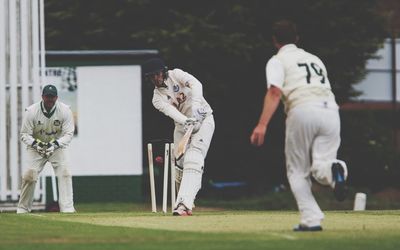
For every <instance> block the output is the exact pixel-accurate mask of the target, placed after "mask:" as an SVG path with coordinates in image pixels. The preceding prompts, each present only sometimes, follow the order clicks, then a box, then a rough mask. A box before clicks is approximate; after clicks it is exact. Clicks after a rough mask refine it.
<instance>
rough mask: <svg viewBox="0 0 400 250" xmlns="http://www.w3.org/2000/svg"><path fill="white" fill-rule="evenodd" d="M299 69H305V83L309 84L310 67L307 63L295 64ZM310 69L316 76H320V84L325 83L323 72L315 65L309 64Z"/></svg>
mask: <svg viewBox="0 0 400 250" xmlns="http://www.w3.org/2000/svg"><path fill="white" fill-rule="evenodd" d="M297 65H298V66H299V67H305V68H306V71H307V83H310V79H311V71H310V66H309V65H308V64H307V63H298V64H297ZM310 65H311V68H312V69H313V70H314V72H315V74H317V75H318V76H321V77H322V78H321V83H325V75H324V71H323V70H322V69H321V68H320V67H319V66H318V65H317V64H315V63H311V64H310Z"/></svg>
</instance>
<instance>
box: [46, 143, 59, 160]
mask: <svg viewBox="0 0 400 250" xmlns="http://www.w3.org/2000/svg"><path fill="white" fill-rule="evenodd" d="M59 147H60V144H58V141H57V140H51V141H50V142H48V143H47V149H46V157H50V156H51V155H52V154H53V153H54V150H56V149H57V148H59Z"/></svg>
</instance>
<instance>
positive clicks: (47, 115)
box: [40, 101, 56, 118]
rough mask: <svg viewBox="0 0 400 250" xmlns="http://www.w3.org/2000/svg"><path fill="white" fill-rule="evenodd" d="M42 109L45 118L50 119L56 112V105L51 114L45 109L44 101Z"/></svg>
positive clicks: (41, 104) (41, 103)
mask: <svg viewBox="0 0 400 250" xmlns="http://www.w3.org/2000/svg"><path fill="white" fill-rule="evenodd" d="M40 109H41V110H42V113H43V115H44V116H46V117H47V118H50V117H51V116H52V115H54V113H55V112H56V104H54V107H53V108H52V110H51V111H50V113H47V112H46V110H45V108H44V104H43V101H41V102H40Z"/></svg>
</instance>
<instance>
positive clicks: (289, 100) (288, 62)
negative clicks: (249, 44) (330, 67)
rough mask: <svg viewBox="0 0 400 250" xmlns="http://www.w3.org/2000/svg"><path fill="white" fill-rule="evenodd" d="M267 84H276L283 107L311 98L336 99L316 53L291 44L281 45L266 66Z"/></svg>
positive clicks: (287, 109) (288, 107)
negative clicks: (281, 95)
mask: <svg viewBox="0 0 400 250" xmlns="http://www.w3.org/2000/svg"><path fill="white" fill-rule="evenodd" d="M266 75H267V85H268V88H269V87H270V86H271V85H274V86H276V87H278V88H279V89H280V90H281V91H282V94H283V102H284V104H285V110H286V112H288V111H289V110H290V109H291V108H293V107H294V106H296V105H298V104H300V103H304V102H310V101H318V100H326V101H329V102H331V101H333V102H335V97H334V95H333V93H332V91H331V85H330V83H329V79H328V74H327V71H326V68H325V65H324V64H323V63H322V61H321V60H320V59H319V58H318V57H317V56H315V55H313V54H310V53H308V52H306V51H304V50H303V49H300V48H297V46H296V45H294V44H287V45H285V46H283V47H282V48H280V50H279V51H278V53H277V54H276V55H275V56H273V57H272V58H271V59H270V60H269V61H268V63H267V66H266Z"/></svg>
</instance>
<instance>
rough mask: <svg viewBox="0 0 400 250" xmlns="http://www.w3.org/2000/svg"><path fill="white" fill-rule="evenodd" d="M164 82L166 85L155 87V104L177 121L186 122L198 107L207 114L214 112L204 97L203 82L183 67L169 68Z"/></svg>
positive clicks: (179, 122)
mask: <svg viewBox="0 0 400 250" xmlns="http://www.w3.org/2000/svg"><path fill="white" fill-rule="evenodd" d="M164 83H165V85H166V87H162V88H155V89H154V92H153V105H154V107H155V108H156V109H158V110H159V111H161V112H162V113H164V114H165V115H167V116H169V117H171V118H172V119H173V120H174V121H175V122H176V123H178V124H184V123H185V121H186V119H187V118H188V117H194V115H193V112H195V111H197V110H198V109H200V110H201V112H203V113H205V114H206V116H207V115H209V114H211V113H212V109H211V107H210V105H209V104H208V103H207V101H206V100H205V99H204V97H203V86H202V84H201V83H200V81H199V80H197V79H196V78H195V77H194V76H192V75H191V74H189V73H187V72H185V71H183V70H181V69H174V70H169V71H168V77H167V79H166V80H165V81H164Z"/></svg>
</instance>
